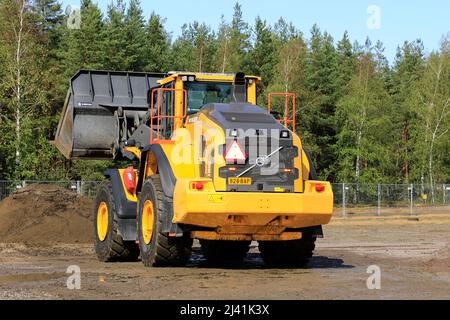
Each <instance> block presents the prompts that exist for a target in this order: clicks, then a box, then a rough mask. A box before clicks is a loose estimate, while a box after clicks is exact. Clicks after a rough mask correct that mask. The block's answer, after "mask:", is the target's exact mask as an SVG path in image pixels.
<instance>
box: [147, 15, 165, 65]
mask: <svg viewBox="0 0 450 320" xmlns="http://www.w3.org/2000/svg"><path fill="white" fill-rule="evenodd" d="M144 61H145V70H146V71H150V72H167V71H168V69H169V68H170V67H171V60H170V37H169V34H168V33H167V31H166V30H165V28H164V19H162V18H161V17H160V16H159V15H157V14H156V13H155V12H152V14H151V15H150V19H149V21H148V26H147V31H146V46H145V48H144Z"/></svg>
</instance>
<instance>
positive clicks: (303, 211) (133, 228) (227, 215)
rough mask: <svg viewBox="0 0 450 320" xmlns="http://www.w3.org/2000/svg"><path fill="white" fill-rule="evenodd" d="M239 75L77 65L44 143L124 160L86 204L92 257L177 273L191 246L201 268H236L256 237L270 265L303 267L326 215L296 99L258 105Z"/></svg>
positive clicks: (252, 81)
mask: <svg viewBox="0 0 450 320" xmlns="http://www.w3.org/2000/svg"><path fill="white" fill-rule="evenodd" d="M259 81H260V78H258V77H254V76H247V75H244V74H243V73H237V74H235V75H229V74H206V73H192V72H169V73H167V74H157V73H136V72H113V71H94V70H81V71H79V72H78V73H77V74H76V75H75V76H74V77H73V78H72V79H71V81H70V89H69V91H68V94H67V98H66V102H65V105H64V108H63V112H62V116H61V120H60V123H59V126H58V129H57V132H56V137H55V141H54V144H55V145H56V147H57V148H58V149H59V150H60V151H61V152H62V153H63V154H64V155H65V156H66V157H67V158H84V159H114V160H127V161H129V162H130V163H132V164H133V165H132V166H129V167H127V168H123V169H109V170H107V171H106V172H105V176H106V177H107V178H108V180H107V182H106V183H105V184H104V185H103V186H102V187H101V188H100V190H99V191H98V195H97V199H96V204H95V212H94V215H95V218H94V228H93V229H94V239H95V249H96V253H97V255H98V258H99V259H100V260H101V261H111V260H136V259H137V258H138V257H139V256H140V257H141V259H142V261H143V263H144V265H145V266H155V267H156V266H183V265H185V264H186V263H187V262H188V260H189V257H190V253H191V247H192V243H193V239H199V241H200V244H201V246H202V250H203V252H204V256H205V257H206V259H207V260H208V261H210V262H224V263H226V262H231V261H233V262H239V261H241V260H243V259H244V258H245V256H246V254H247V252H248V250H249V245H250V242H251V241H258V243H259V250H260V252H261V255H262V258H263V260H264V262H265V263H266V264H267V265H270V266H286V265H291V266H301V265H304V264H306V263H307V262H308V260H309V259H310V258H311V256H312V254H313V250H314V247H315V240H316V238H317V237H322V225H324V224H326V223H328V222H329V221H330V219H331V215H332V210H333V193H332V190H331V186H330V184H329V183H328V182H325V181H318V179H317V176H316V173H315V171H314V167H313V164H312V161H311V159H310V157H309V155H308V153H307V152H306V151H305V150H304V148H303V146H302V142H301V140H300V138H299V136H298V135H297V134H296V133H295V127H296V124H295V114H296V106H295V103H296V97H295V95H294V94H290V93H273V94H270V95H269V97H268V106H267V108H261V107H259V106H258V105H257V85H258V82H259Z"/></svg>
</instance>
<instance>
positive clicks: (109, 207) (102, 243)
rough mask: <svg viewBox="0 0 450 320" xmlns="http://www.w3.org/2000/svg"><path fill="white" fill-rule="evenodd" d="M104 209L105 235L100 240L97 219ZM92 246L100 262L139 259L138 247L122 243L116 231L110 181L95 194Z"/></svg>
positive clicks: (129, 242)
mask: <svg viewBox="0 0 450 320" xmlns="http://www.w3.org/2000/svg"><path fill="white" fill-rule="evenodd" d="M100 206H103V208H106V209H105V210H106V216H105V217H104V219H106V221H107V227H106V228H105V230H106V235H105V234H104V232H103V235H105V237H104V238H103V239H101V238H100V233H102V232H99V224H98V219H99V215H100V214H101V213H102V210H99V207H100ZM103 212H104V211H103ZM93 225H94V228H93V229H94V245H95V252H96V254H97V257H98V259H99V260H100V261H103V262H109V261H136V260H137V259H138V258H139V247H138V245H137V244H136V243H135V242H134V241H124V240H123V239H122V236H121V235H120V234H119V231H118V223H117V213H116V207H115V202H114V196H113V193H112V184H111V182H110V181H108V182H107V183H105V184H104V185H103V186H102V187H101V188H100V190H99V191H98V193H97V198H96V200H95V208H94V221H93Z"/></svg>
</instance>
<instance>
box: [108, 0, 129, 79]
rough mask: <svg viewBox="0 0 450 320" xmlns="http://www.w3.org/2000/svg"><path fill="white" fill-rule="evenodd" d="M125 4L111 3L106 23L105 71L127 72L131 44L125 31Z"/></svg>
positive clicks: (122, 2) (117, 0)
mask: <svg viewBox="0 0 450 320" xmlns="http://www.w3.org/2000/svg"><path fill="white" fill-rule="evenodd" d="M125 10H126V8H125V2H124V0H116V1H111V3H110V4H109V5H108V14H107V19H106V23H105V30H106V32H105V45H104V50H105V62H104V66H105V69H108V70H126V69H127V64H126V62H125V61H126V59H127V53H128V52H127V46H128V44H129V42H128V39H127V37H126V31H125Z"/></svg>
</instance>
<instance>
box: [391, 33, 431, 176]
mask: <svg viewBox="0 0 450 320" xmlns="http://www.w3.org/2000/svg"><path fill="white" fill-rule="evenodd" d="M423 50H424V49H423V43H422V42H421V41H420V40H418V41H415V42H412V43H409V42H405V43H404V45H403V47H402V48H401V49H400V48H398V50H397V56H396V60H395V64H394V70H393V75H392V86H391V88H392V91H391V95H392V97H393V103H394V106H395V109H396V112H395V114H394V118H393V119H392V120H393V122H394V123H395V127H396V130H397V136H398V139H397V146H396V150H397V153H396V156H397V159H396V162H397V163H400V164H401V168H400V170H399V173H400V174H399V176H398V177H399V179H400V181H403V182H409V180H410V158H411V148H412V146H411V141H410V126H411V123H410V120H411V119H412V116H413V113H414V107H413V106H412V105H411V104H410V100H409V99H408V97H410V96H411V92H412V88H413V86H414V83H415V82H416V81H418V79H420V78H421V76H422V73H423V69H424V66H425V60H424V54H423Z"/></svg>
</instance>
